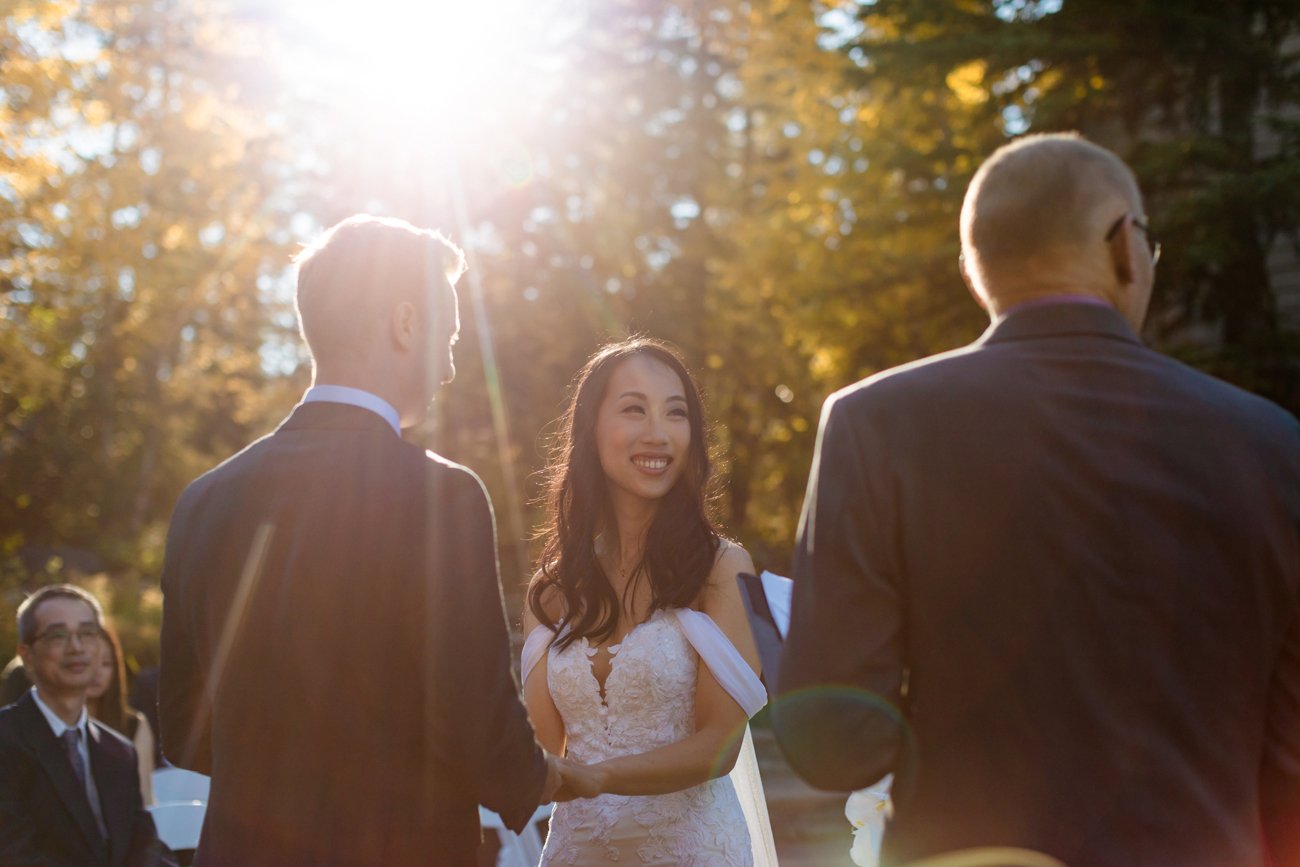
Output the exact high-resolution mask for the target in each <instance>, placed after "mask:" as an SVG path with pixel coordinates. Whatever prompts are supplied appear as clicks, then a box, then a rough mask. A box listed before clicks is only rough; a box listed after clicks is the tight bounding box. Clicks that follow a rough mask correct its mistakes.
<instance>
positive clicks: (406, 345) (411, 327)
mask: <svg viewBox="0 0 1300 867" xmlns="http://www.w3.org/2000/svg"><path fill="white" fill-rule="evenodd" d="M391 324H392V331H393V343H395V344H396V345H397V347H398V348H399V349H402V350H409V349H411V348H412V347H413V346H415V343H416V339H417V334H416V332H417V331H418V330H419V318H418V315H417V312H416V309H415V305H414V304H412V303H411V302H409V301H403V302H402V303H400V304H398V305H397V306H396V307H394V308H393V316H392V322H391Z"/></svg>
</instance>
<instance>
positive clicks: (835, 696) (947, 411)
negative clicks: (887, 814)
mask: <svg viewBox="0 0 1300 867" xmlns="http://www.w3.org/2000/svg"><path fill="white" fill-rule="evenodd" d="M804 509H805V510H804V516H803V520H802V525H801V530H800V544H799V549H798V553H797V555H796V564H795V570H794V572H795V581H796V583H795V590H794V601H793V614H792V624H791V628H790V634H789V637H788V640H787V643H786V647H785V654H784V658H783V663H782V669H781V684H780V690H779V692H780V693H781V694H782V695H781V698H780V699H779V701H778V702H777V703H776V706H775V707H774V710H773V721H774V725H775V727H776V730H777V734H778V737H779V738H780V742H781V744H782V746H783V748H784V749H785V751H786V754H787V756H788V757H789V759H790V761H791V763H792V764H793V765H794V767H795V768H796V769H797V770H798V771H799V772H800V773H801V774H803V775H804V776H806V777H807V778H808V779H809V780H810V781H812V782H813V783H814V784H816V785H818V786H821V787H823V788H839V789H852V788H858V787H861V786H865V785H868V784H870V783H872V782H873V781H874V780H876V779H877V778H879V777H880V776H882V775H883V774H884V773H885V772H886V771H891V770H892V771H894V772H895V773H896V782H895V797H896V807H897V813H896V817H895V819H894V821H893V822H892V823H891V824H890V825H889V826H888V829H887V831H886V836H885V857H886V861H887V862H890V863H898V862H904V861H907V860H909V859H914V858H917V857H921V856H924V855H928V854H933V853H936V852H942V851H947V850H952V849H958V848H964V847H970V846H977V845H994V844H1001V845H1019V846H1026V847H1029V848H1032V849H1037V850H1041V851H1046V852H1048V853H1050V854H1052V855H1054V856H1056V857H1058V858H1060V859H1062V860H1064V861H1065V862H1066V863H1068V864H1070V865H1071V867H1090V865H1116V867H1138V865H1170V867H1172V865H1178V867H1195V865H1206V867H1209V865H1215V867H1222V865H1232V867H1243V865H1258V864H1261V863H1264V858H1265V855H1264V849H1265V848H1266V846H1265V841H1264V839H1262V835H1261V833H1260V829H1261V826H1263V827H1264V828H1265V829H1266V831H1267V845H1268V846H1269V847H1271V848H1272V854H1273V857H1274V858H1275V859H1276V863H1277V864H1279V865H1283V864H1284V865H1295V864H1300V620H1298V616H1297V615H1298V614H1300V601H1298V600H1300V427H1298V426H1297V423H1296V420H1295V419H1294V418H1292V417H1291V416H1289V415H1288V414H1286V413H1285V412H1283V411H1282V410H1280V409H1279V408H1278V407H1276V406H1274V405H1272V404H1270V403H1268V402H1266V401H1264V400H1262V399H1260V398H1258V397H1255V396H1253V395H1250V394H1247V393H1246V392H1243V391H1241V390H1239V389H1236V388H1233V387H1231V386H1229V385H1226V384H1224V383H1222V382H1220V381H1218V380H1215V379H1212V378H1211V377H1208V376H1205V375H1204V374H1201V373H1199V372H1196V371H1194V370H1192V369H1190V368H1188V367H1185V366H1183V365H1181V364H1179V363H1177V362H1175V361H1173V360H1171V359H1169V358H1166V357H1164V356H1162V355H1160V354H1158V353H1156V352H1153V351H1151V350H1149V349H1147V348H1145V347H1144V346H1142V345H1141V343H1140V342H1139V341H1138V339H1137V338H1136V336H1135V335H1134V334H1133V333H1132V331H1131V330H1130V329H1129V328H1128V326H1127V325H1126V324H1125V323H1124V321H1123V319H1122V318H1121V317H1120V316H1119V315H1118V314H1117V313H1116V312H1115V311H1113V310H1111V309H1109V308H1101V307H1093V306H1087V305H1080V304H1063V305H1053V306H1049V307H1041V308H1036V309H1027V310H1023V311H1020V312H1015V313H1013V314H1012V315H1011V316H1009V317H1007V318H1005V319H1003V320H1002V321H1000V322H998V323H997V324H996V325H994V326H993V327H992V328H991V329H990V330H989V331H988V332H987V333H986V334H985V335H984V337H983V338H982V339H981V340H979V341H978V342H977V343H975V344H974V345H972V346H970V347H967V348H965V349H962V350H959V351H956V352H952V353H949V354H946V355H941V356H937V357H935V358H931V359H927V360H924V361H922V362H918V363H916V364H912V365H908V366H905V367H902V368H898V369H896V370H892V371H888V372H886V373H883V374H881V375H879V376H876V377H873V378H871V379H868V380H865V381H864V382H861V383H859V384H857V385H855V386H853V387H851V388H848V389H846V390H844V391H843V392H840V393H839V394H837V395H835V396H833V397H832V398H831V399H830V400H829V401H828V402H827V405H826V408H825V412H824V414H823V416H822V425H821V431H820V434H819V441H818V447H817V453H816V458H815V463H814V468H813V473H812V480H811V482H810V486H809V491H808V496H807V499H806V502H805V507H804Z"/></svg>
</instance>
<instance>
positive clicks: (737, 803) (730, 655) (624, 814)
mask: <svg viewBox="0 0 1300 867" xmlns="http://www.w3.org/2000/svg"><path fill="white" fill-rule="evenodd" d="M550 640H551V633H550V632H549V630H547V629H545V627H538V628H537V629H535V630H534V631H533V634H532V635H530V636H528V640H527V642H526V643H525V647H524V654H523V655H524V661H523V663H524V664H523V671H524V677H525V678H526V677H527V676H528V673H529V672H530V671H531V670H532V668H533V666H535V665H536V664H537V663H538V662H539V661H540V660H541V657H542V655H543V654H545V655H546V658H547V685H548V686H549V687H550V692H551V697H552V698H553V700H554V701H555V706H556V708H557V709H558V710H559V712H560V716H561V717H562V718H563V720H564V726H565V732H566V734H567V737H568V755H569V757H570V758H573V759H575V760H577V761H579V762H583V763H584V764H591V763H593V762H599V761H603V760H605V759H609V758H614V757H616V756H624V755H635V754H639V753H645V752H649V751H651V750H654V749H657V748H659V747H663V746H666V745H668V744H672V743H675V742H677V741H680V740H683V739H684V738H686V737H688V736H690V735H691V734H692V733H693V732H694V730H695V683H696V677H697V674H698V666H699V663H700V661H701V660H703V661H704V663H705V665H707V666H708V667H709V670H710V672H712V673H713V674H714V676H715V677H716V678H717V680H718V682H719V683H720V684H721V685H722V686H723V688H724V689H725V690H726V691H727V692H728V693H729V694H730V695H731V696H732V697H733V698H734V699H736V701H737V704H739V705H740V706H741V707H742V708H744V709H745V711H746V713H747V715H750V716H752V715H753V714H754V713H755V712H756V711H757V710H758V709H759V708H761V707H762V706H763V705H764V704H765V703H766V698H767V696H766V692H765V691H764V690H763V686H762V684H761V682H759V680H758V678H757V677H756V676H755V675H754V673H753V671H752V670H751V669H750V668H749V666H748V664H746V663H745V661H744V659H743V657H741V656H740V653H739V652H738V651H737V650H736V649H735V647H734V646H733V645H732V644H731V643H730V642H729V641H728V640H727V638H726V635H725V634H724V633H723V632H722V630H721V629H719V628H718V627H717V625H716V624H715V623H714V622H713V621H712V619H710V618H709V617H708V616H707V615H705V614H702V613H701V612H698V611H690V610H681V609H675V610H670V611H657V612H655V614H654V615H653V616H651V617H650V619H649V620H647V621H646V622H644V623H642V624H639V625H638V626H637V627H635V628H634V629H633V630H632V631H631V632H629V633H628V634H627V636H626V637H624V639H623V641H622V643H621V644H620V645H614V646H611V647H610V648H609V651H610V654H611V659H610V672H609V675H608V678H607V679H606V682H605V694H604V698H603V700H602V697H601V692H600V684H599V683H598V682H597V680H596V676H595V674H594V672H593V671H592V667H591V656H593V655H594V654H595V653H596V652H597V651H596V649H595V648H593V647H591V646H590V645H589V644H588V642H587V641H586V639H585V638H584V639H579V640H578V641H575V642H573V643H572V644H570V645H569V646H568V647H566V648H565V649H564V650H556V649H554V648H553V647H549V645H550ZM751 828H752V830H751ZM611 862H615V863H619V864H633V865H647V864H660V865H701V867H702V865H710V867H713V865H718V867H722V865H727V867H731V865H737V867H739V865H750V864H758V865H765V864H775V863H776V858H775V853H774V852H773V849H772V842H771V828H770V826H769V824H768V821H767V810H766V806H765V805H764V804H763V794H762V785H761V783H760V782H759V779H758V773H757V768H756V766H755V764H754V761H753V746H752V742H751V741H750V739H749V734H748V729H746V732H745V743H744V747H743V749H742V756H741V759H740V761H738V762H737V769H736V771H735V772H733V774H732V775H731V776H724V777H719V778H716V779H713V780H709V781H708V782H706V783H703V784H701V785H698V786H693V787H691V788H689V789H684V790H682V791H678V792H671V793H668V794H664V795H641V796H632V795H601V796H599V797H597V798H592V799H590V800H577V801H570V802H567V803H562V804H557V805H556V806H555V812H554V814H553V816H552V818H551V825H550V833H549V834H548V836H547V839H546V848H545V851H544V852H543V854H542V864H547V865H549V864H562V865H587V864H609V863H611Z"/></svg>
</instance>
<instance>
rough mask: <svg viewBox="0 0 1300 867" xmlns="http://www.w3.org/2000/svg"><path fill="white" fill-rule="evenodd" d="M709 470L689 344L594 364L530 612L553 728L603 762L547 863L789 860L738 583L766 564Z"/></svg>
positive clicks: (586, 775) (547, 721)
mask: <svg viewBox="0 0 1300 867" xmlns="http://www.w3.org/2000/svg"><path fill="white" fill-rule="evenodd" d="M709 470H710V467H709V456H708V449H707V446H706V444H705V437H704V419H703V412H702V406H701V403H700V397H699V393H698V390H697V388H696V386H695V383H694V381H693V380H692V379H691V376H690V374H689V373H688V372H687V370H686V367H685V365H684V364H683V362H682V360H681V358H680V357H679V356H678V355H677V353H676V351H675V350H673V349H671V348H670V347H668V346H667V345H666V344H663V343H660V342H658V341H653V340H646V339H637V340H630V341H625V342H623V343H618V344H614V345H611V346H607V347H605V348H604V349H603V350H602V351H600V352H599V353H598V354H597V355H596V356H594V357H593V358H592V359H591V360H590V361H589V362H588V363H587V365H586V366H585V367H584V368H583V369H582V371H581V372H580V373H579V375H578V378H577V382H576V387H575V389H574V393H573V398H572V400H571V403H570V405H569V407H568V410H567V412H566V413H565V415H564V417H563V419H562V427H561V430H560V433H559V448H558V449H557V451H556V455H555V459H554V461H553V464H552V467H551V475H550V489H549V496H548V512H549V514H548V525H547V529H546V531H545V534H544V540H545V548H544V551H543V554H542V559H541V568H540V569H539V570H538V572H537V574H536V575H535V576H534V578H533V580H532V582H531V584H530V585H529V588H528V606H527V609H528V610H527V612H526V613H525V617H524V626H525V631H526V632H527V634H528V638H527V640H526V642H525V645H524V654H523V655H524V659H523V673H524V698H525V701H526V703H527V705H528V710H529V714H530V715H531V717H532V720H533V725H534V727H535V729H536V731H537V737H538V740H540V741H541V743H542V745H543V746H545V747H546V748H547V749H548V750H550V751H551V752H553V753H556V754H560V755H564V754H566V753H567V755H568V757H569V758H570V759H572V760H574V761H576V762H580V763H582V764H583V765H586V766H587V767H586V768H585V769H584V771H583V773H581V774H578V775H575V776H574V778H573V779H572V780H570V781H569V785H570V787H571V789H572V793H573V794H576V795H578V796H579V798H582V799H585V800H573V801H568V802H566V803H561V804H557V805H556V807H555V812H554V815H553V817H552V819H551V826H550V834H549V835H548V837H547V840H546V848H545V851H544V853H543V855H542V863H543V864H566V865H568V864H606V863H608V862H610V861H618V862H619V863H622V864H662V865H669V864H672V865H677V864H698V865H748V864H754V863H759V864H769V863H770V864H775V863H776V862H775V855H774V853H773V850H772V843H771V830H770V827H769V826H768V823H767V812H766V808H765V807H764V806H763V797H762V788H761V784H760V783H759V781H758V775H757V769H756V767H755V766H754V763H753V748H752V745H751V743H750V741H749V737H748V728H747V724H746V723H747V719H748V717H750V716H752V715H753V714H754V713H755V712H757V711H758V710H759V709H760V708H761V707H762V706H763V705H764V704H765V703H766V693H765V692H764V690H763V687H762V684H761V682H760V681H759V680H758V677H757V670H758V652H757V650H756V649H755V646H754V640H753V637H752V635H751V634H750V631H749V624H748V621H747V619H746V615H745V609H744V605H743V603H742V601H741V599H740V591H739V588H738V586H737V583H736V574H737V573H738V572H748V571H752V570H753V564H752V562H751V561H750V558H749V555H748V554H747V553H746V552H745V550H744V549H743V548H741V547H740V546H739V545H737V544H735V543H732V542H728V541H726V540H724V539H722V538H720V537H719V536H718V534H717V532H716V531H715V530H714V528H713V526H712V525H711V524H710V522H709V519H708V517H707V516H706V514H705V492H706V490H707V485H708V480H709ZM742 752H743V753H744V756H745V757H744V759H742V761H741V763H740V764H737V757H738V755H740V754H741V753H742ZM733 765H735V766H736V767H737V770H736V772H734V773H732V774H731V776H727V775H728V773H729V772H731V771H732V767H733Z"/></svg>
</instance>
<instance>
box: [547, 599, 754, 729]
mask: <svg viewBox="0 0 1300 867" xmlns="http://www.w3.org/2000/svg"><path fill="white" fill-rule="evenodd" d="M673 613H674V614H676V615H677V622H678V623H680V624H681V626H682V632H683V633H684V634H685V635H686V640H687V641H689V642H690V643H691V646H692V647H694V648H695V652H696V653H698V654H699V655H700V659H702V660H704V664H705V665H707V666H708V667H709V671H710V673H712V674H713V677H714V679H715V680H717V681H718V685H719V686H721V687H722V688H723V689H724V690H725V691H726V693H727V695H729V696H731V697H732V698H733V699H734V700H735V702H736V704H738V705H740V707H741V709H742V710H744V711H745V715H746V716H749V717H752V716H753V715H754V714H756V713H758V712H759V711H760V710H762V709H763V706H764V705H765V704H767V690H766V689H764V688H763V681H761V680H759V677H758V675H757V674H755V673H754V669H752V668H750V667H749V663H748V662H746V661H745V657H743V656H741V655H740V651H739V650H737V649H736V645H734V644H732V643H731V639H729V638H727V633H725V632H723V631H722V629H721V628H720V627H719V626H718V624H716V623H714V622H713V618H712V617H710V616H709V615H707V614H705V613H704V612H702V611H695V610H693V609H690V608H678V609H676V610H674V611H673ZM531 638H532V636H529V639H530V640H531ZM526 653H527V650H525V654H526Z"/></svg>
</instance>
